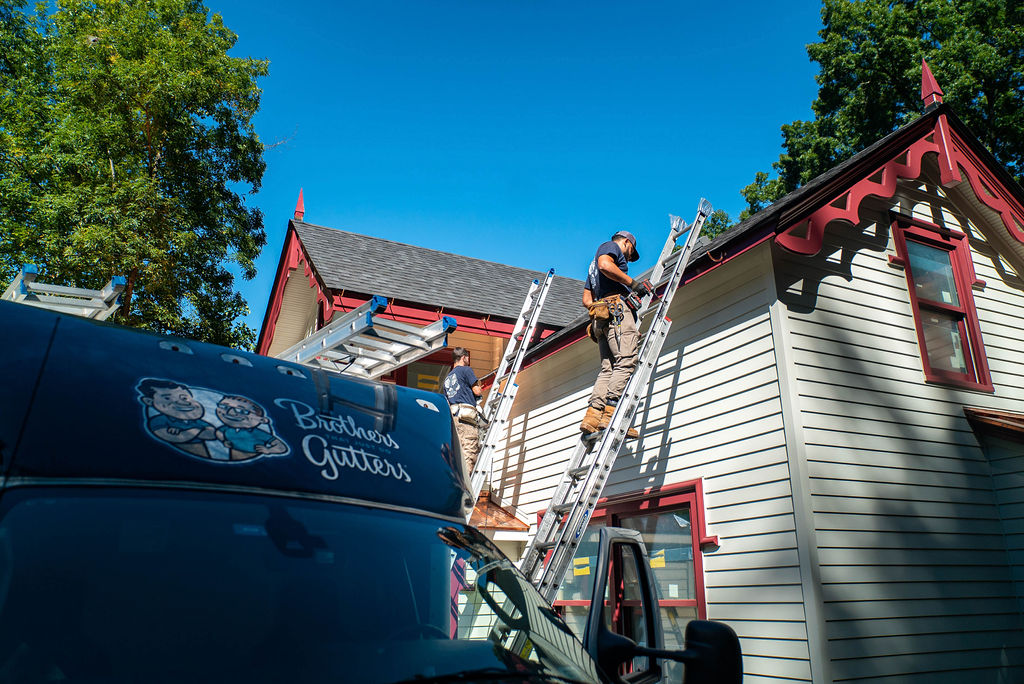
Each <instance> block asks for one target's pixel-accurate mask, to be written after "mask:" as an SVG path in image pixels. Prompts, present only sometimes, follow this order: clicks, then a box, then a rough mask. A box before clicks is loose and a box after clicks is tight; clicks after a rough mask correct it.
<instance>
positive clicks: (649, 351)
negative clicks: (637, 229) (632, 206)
mask: <svg viewBox="0 0 1024 684" xmlns="http://www.w3.org/2000/svg"><path fill="white" fill-rule="evenodd" d="M710 213H711V204H710V203H709V202H708V201H707V200H705V199H701V201H700V204H699V205H698V208H697V218H696V219H694V221H693V223H692V224H690V225H689V227H687V226H686V223H685V222H684V221H683V220H682V219H680V218H679V217H677V216H672V217H671V224H672V229H671V232H670V233H669V236H668V239H667V240H666V241H665V246H664V247H663V248H662V250H661V255H660V256H659V257H658V261H657V263H656V264H655V266H654V268H653V270H652V271H651V274H650V278H649V280H650V281H651V283H653V284H654V286H655V289H656V290H657V289H662V288H663V291H662V296H661V300H660V302H658V303H657V307H656V308H655V307H654V305H653V303H652V299H653V294H650V293H649V294H647V295H646V296H644V298H643V300H642V303H641V306H640V309H639V310H638V315H637V319H638V321H637V324H638V326H639V324H640V320H642V319H643V318H644V317H645V316H646V315H647V314H648V313H649V312H650V311H651V310H652V309H654V312H655V313H654V318H653V319H652V321H651V324H650V327H649V328H648V329H647V332H646V333H645V334H644V336H643V340H642V341H641V344H640V349H639V353H638V356H637V367H636V370H634V371H633V374H632V375H631V376H630V378H629V380H628V381H627V383H626V388H625V390H624V391H623V393H622V397H620V399H619V403H618V405H617V408H616V409H615V413H614V414H613V415H612V418H611V421H610V423H609V425H608V427H607V428H606V429H605V430H603V431H599V432H596V433H594V434H593V435H584V436H583V437H581V438H580V441H579V443H578V444H577V446H576V448H575V450H574V451H573V453H572V455H571V457H570V458H569V462H568V465H567V466H566V469H565V473H564V474H563V475H562V479H561V481H560V482H559V484H558V487H557V488H556V489H555V494H554V496H553V497H552V499H551V503H550V504H549V505H548V506H547V509H546V510H545V512H544V517H543V518H542V519H541V522H540V525H539V526H538V528H537V534H536V535H535V536H534V538H533V541H531V542H530V545H529V547H528V548H527V549H526V553H525V555H524V556H523V561H522V564H521V566H520V567H521V568H522V570H523V573H525V574H526V576H527V577H528V578H529V579H530V581H531V582H533V584H534V586H536V587H537V590H538V591H539V592H540V594H541V595H542V596H543V597H544V598H545V600H547V601H548V602H551V601H553V600H554V599H555V596H556V594H557V593H558V588H559V586H561V584H562V580H563V579H564V577H565V573H566V571H567V570H568V568H569V565H570V563H572V559H573V556H574V555H575V553H576V549H577V548H578V547H579V544H580V541H581V539H582V536H583V533H584V531H585V530H586V527H587V522H588V521H589V520H590V516H591V514H592V513H593V512H594V508H595V507H596V506H597V502H598V499H600V497H601V492H602V491H603V490H604V486H605V483H606V482H607V481H608V477H609V475H611V471H612V466H613V465H614V464H615V459H616V458H617V457H618V455H619V452H620V451H621V449H622V445H623V442H625V439H626V431H627V430H628V429H629V427H630V424H631V423H632V422H633V418H634V417H635V416H636V413H637V409H638V408H639V406H640V403H641V401H642V400H643V399H644V398H645V397H646V396H647V392H648V386H649V384H650V380H651V375H652V374H653V372H654V366H655V364H656V363H657V361H658V357H659V356H660V354H661V349H662V347H663V346H664V344H665V338H666V337H667V336H668V330H669V327H670V326H671V325H672V321H671V319H669V318H668V316H667V314H668V309H669V306H670V305H671V303H672V298H673V296H674V295H675V292H676V290H677V289H678V288H679V284H680V282H681V280H682V277H683V272H684V271H685V270H686V265H687V263H688V262H689V260H690V255H691V254H692V252H693V247H694V245H695V244H696V242H697V238H698V236H699V235H700V231H701V228H702V227H703V225H704V220H705V219H706V218H707V217H708V215H710ZM687 228H689V235H688V237H687V239H686V243H685V245H684V246H683V247H682V249H679V250H678V251H677V250H676V241H677V240H678V239H679V237H680V236H681V235H682V234H683V233H684V232H686V231H687ZM673 259H674V260H675V264H674V266H673V267H672V272H671V275H670V276H669V277H668V279H667V280H666V281H664V282H662V277H663V275H664V273H665V271H666V269H667V267H668V265H669V264H670V262H672V260H673ZM545 560H547V562H546V563H545Z"/></svg>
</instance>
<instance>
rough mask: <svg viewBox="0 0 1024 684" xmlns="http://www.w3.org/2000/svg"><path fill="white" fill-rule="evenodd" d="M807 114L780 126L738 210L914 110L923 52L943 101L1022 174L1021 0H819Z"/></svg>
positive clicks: (765, 199)
mask: <svg viewBox="0 0 1024 684" xmlns="http://www.w3.org/2000/svg"><path fill="white" fill-rule="evenodd" d="M821 16H822V23H823V27H822V29H821V30H820V31H819V32H818V35H819V37H820V38H821V40H820V42H817V43H812V44H810V45H808V46H807V54H808V55H809V56H810V58H811V60H812V61H814V62H817V63H818V65H819V66H820V73H819V74H818V76H817V77H816V78H817V82H818V86H819V90H818V97H817V99H816V100H815V101H814V104H813V105H812V109H813V111H814V119H813V120H811V121H794V122H792V123H790V124H787V125H784V126H783V127H782V138H783V148H784V151H783V153H782V154H781V155H780V157H779V160H778V161H777V162H775V163H774V164H772V167H773V169H774V171H775V174H776V176H775V177H774V178H771V177H770V175H769V174H768V173H766V172H759V173H758V174H757V175H756V177H755V179H754V182H753V183H751V184H750V185H748V186H747V187H745V188H744V189H743V190H742V191H741V194H742V195H743V196H744V197H745V198H746V200H747V204H748V207H747V209H746V210H744V212H743V214H742V216H741V217H742V218H746V217H747V216H749V215H750V214H753V213H755V212H757V211H760V210H761V209H763V208H764V207H766V206H767V205H769V204H771V203H772V202H774V201H775V200H777V199H778V198H780V197H782V196H783V195H785V194H786V193H788V192H790V191H792V190H794V189H796V188H798V187H799V186H801V185H803V184H804V183H806V182H807V181H809V180H810V179H812V178H814V177H815V176H817V175H819V174H821V173H823V172H825V171H827V170H828V169H830V168H832V167H833V166H835V165H836V164H838V163H840V162H842V161H843V160H845V159H847V158H849V157H850V156H852V155H854V154H856V153H857V152H859V151H860V150H862V149H864V148H865V147H867V146H869V145H871V144H872V143H874V142H875V141H876V140H878V139H880V138H882V137H884V136H885V135H886V134H888V133H891V132H892V131H894V130H896V128H898V127H899V126H901V125H903V124H905V123H907V122H909V121H911V120H912V119H914V118H916V117H917V116H919V115H920V112H921V111H922V108H923V103H922V102H921V100H920V87H921V59H922V58H924V59H926V60H927V61H928V65H929V66H930V67H931V70H932V73H933V74H934V75H935V77H936V80H937V81H938V82H939V84H940V86H941V87H942V89H943V91H944V93H945V95H944V98H943V99H944V101H945V102H947V103H949V104H950V105H952V106H953V108H954V110H955V111H956V113H957V115H958V116H960V118H962V119H963V120H964V122H965V123H966V124H967V125H968V127H970V129H971V130H972V131H973V132H974V133H975V134H976V135H977V136H978V137H979V138H980V139H981V141H982V143H984V144H985V146H986V147H988V148H989V149H990V150H991V151H992V152H993V154H994V155H995V156H996V158H997V159H998V160H999V161H1000V163H1002V164H1004V165H1005V166H1006V167H1007V169H1009V171H1010V173H1012V174H1014V175H1015V176H1016V178H1017V180H1018V181H1021V180H1024V76H1022V72H1024V4H1022V3H1020V2H1018V0H824V1H823V3H822V10H821Z"/></svg>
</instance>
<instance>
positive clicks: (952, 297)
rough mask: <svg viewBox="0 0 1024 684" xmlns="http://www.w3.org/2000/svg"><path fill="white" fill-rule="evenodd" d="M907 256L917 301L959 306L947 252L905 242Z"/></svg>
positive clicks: (910, 241) (908, 241)
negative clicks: (923, 300)
mask: <svg viewBox="0 0 1024 684" xmlns="http://www.w3.org/2000/svg"><path fill="white" fill-rule="evenodd" d="M907 256H909V257H910V273H911V275H912V276H913V278H914V290H915V292H916V293H917V296H918V298H919V299H928V300H931V301H933V302H942V303H943V304H949V305H950V306H960V299H959V297H957V294H956V279H955V278H954V277H953V265H952V263H950V261H949V252H948V251H946V250H944V249H939V248H938V247H932V246H930V245H924V244H921V243H920V242H914V241H913V240H907Z"/></svg>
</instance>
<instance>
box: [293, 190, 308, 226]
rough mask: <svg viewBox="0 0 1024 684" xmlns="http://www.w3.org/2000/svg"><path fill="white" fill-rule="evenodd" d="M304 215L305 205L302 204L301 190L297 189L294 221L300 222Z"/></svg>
mask: <svg viewBox="0 0 1024 684" xmlns="http://www.w3.org/2000/svg"><path fill="white" fill-rule="evenodd" d="M305 214H306V205H305V204H304V203H303V202H302V188H299V201H298V202H296V203H295V220H296V221H301V220H302V217H303V216H304V215H305Z"/></svg>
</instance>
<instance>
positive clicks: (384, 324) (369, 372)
mask: <svg viewBox="0 0 1024 684" xmlns="http://www.w3.org/2000/svg"><path fill="white" fill-rule="evenodd" d="M387 307H388V300H387V299H386V298H384V297H380V296H373V297H371V298H370V300H369V301H368V302H365V303H363V304H360V305H359V306H357V307H356V308H354V309H352V310H351V311H348V312H346V313H344V314H342V315H340V316H337V317H335V318H334V319H333V320H331V322H330V323H328V324H327V325H325V326H324V327H323V328H321V329H320V330H318V331H316V332H315V333H313V334H312V335H310V336H309V337H307V338H305V339H304V340H302V341H301V342H299V343H298V344H295V345H293V346H291V347H289V348H288V349H285V350H284V351H282V352H280V353H279V354H278V355H277V358H279V359H283V360H285V361H292V362H294V363H299V364H302V365H305V366H310V367H313V368H323V369H326V370H331V371H336V372H340V373H349V374H351V375H358V376H359V377H362V378H368V379H376V378H380V377H381V376H384V375H387V374H388V373H390V372H392V371H393V370H395V369H397V368H400V367H402V366H404V365H406V364H409V363H412V362H413V361H416V360H417V359H420V358H423V357H424V356H427V355H428V354H432V353H433V352H435V351H438V350H440V349H444V348H445V347H446V346H447V345H448V333H450V332H452V331H453V330H455V327H456V323H455V319H454V318H451V317H450V316H442V317H441V319H440V320H438V321H435V322H434V323H431V324H430V325H428V326H426V327H425V328H419V327H416V326H415V325H409V324H408V323H401V322H399V321H393V320H389V319H387V318H383V317H382V316H380V315H378V314H380V313H381V312H383V311H385V310H386V309H387Z"/></svg>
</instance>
